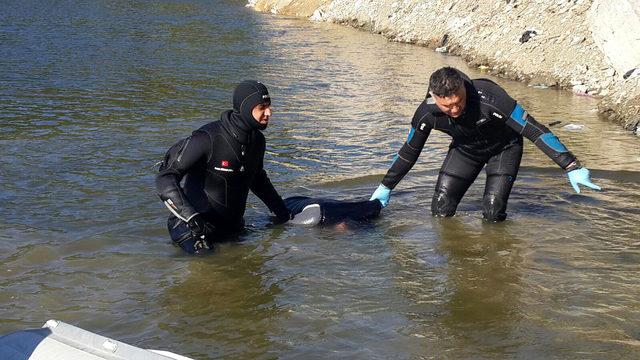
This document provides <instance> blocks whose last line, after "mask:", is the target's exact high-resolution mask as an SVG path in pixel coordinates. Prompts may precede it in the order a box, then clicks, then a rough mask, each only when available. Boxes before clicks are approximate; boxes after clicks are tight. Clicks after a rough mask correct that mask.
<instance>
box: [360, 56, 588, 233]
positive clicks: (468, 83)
mask: <svg viewBox="0 0 640 360" xmlns="http://www.w3.org/2000/svg"><path fill="white" fill-rule="evenodd" d="M434 129H435V130H439V131H442V132H444V133H446V134H448V135H449V136H451V138H452V142H451V144H450V145H449V151H448V153H447V156H446V158H445V160H444V162H443V164H442V167H441V168H440V172H439V175H438V180H437V182H436V188H435V193H434V195H433V198H432V201H431V212H432V214H433V215H434V216H453V215H454V214H455V212H456V209H457V207H458V203H459V202H460V200H461V199H462V197H463V196H464V194H465V192H466V191H467V189H468V188H469V186H470V185H471V184H472V183H473V182H474V180H475V179H476V177H477V176H478V174H479V173H480V170H482V168H483V167H484V166H485V165H486V168H485V171H486V174H487V180H486V184H485V190H484V196H483V200H482V205H483V206H482V207H483V217H484V218H485V219H486V220H488V221H492V222H497V221H502V220H505V219H506V217H507V213H506V210H507V201H508V199H509V194H510V193H511V188H512V186H513V183H514V181H515V180H516V176H517V174H518V169H519V167H520V160H521V159H522V145H523V140H522V139H523V137H526V138H527V139H529V140H531V141H532V142H533V143H534V144H535V145H536V146H537V147H538V148H539V149H540V150H542V152H543V153H544V154H545V155H547V156H548V157H549V158H550V159H551V160H553V161H554V162H555V163H556V164H558V166H560V167H561V168H562V169H564V170H565V171H566V172H567V176H568V177H569V182H570V183H571V186H573V188H574V190H575V191H576V192H577V193H580V188H579V186H578V185H579V184H580V185H584V186H587V187H589V188H592V189H595V190H600V187H599V186H597V185H595V184H594V183H592V182H591V179H590V177H589V170H588V169H587V168H585V167H584V166H582V164H580V162H579V161H578V159H576V157H575V156H574V155H573V154H572V153H571V152H570V151H569V150H567V148H566V147H565V146H564V145H563V144H562V143H561V142H560V140H559V139H558V138H557V137H556V136H555V135H554V134H553V133H551V131H549V129H548V128H547V127H545V126H544V125H542V124H540V123H538V122H537V121H536V120H535V119H534V118H533V117H532V116H531V115H530V114H529V113H527V112H526V111H525V110H524V109H523V108H522V106H520V105H519V104H518V103H517V102H516V101H515V100H514V99H512V98H511V97H510V96H509V94H507V92H506V91H505V90H504V89H502V88H501V87H500V86H498V85H497V84H496V83H494V82H493V81H491V80H488V79H474V80H471V79H469V77H468V76H467V75H465V74H464V73H462V72H460V71H459V70H457V69H455V68H452V67H444V68H441V69H439V70H437V71H435V72H434V73H433V74H431V77H430V78H429V89H428V93H427V96H426V98H425V100H424V101H423V102H422V103H421V104H420V106H418V109H417V110H416V112H415V114H414V116H413V120H412V121H411V131H410V132H409V137H408V138H407V141H406V142H405V143H404V145H403V146H402V147H401V149H400V151H399V152H398V154H397V156H396V158H395V159H394V161H393V163H392V164H391V167H390V168H389V170H388V171H387V174H386V175H385V176H384V178H383V179H382V183H381V184H380V186H378V188H377V189H376V191H375V192H374V193H373V195H372V196H371V200H374V199H378V200H380V202H381V203H382V205H383V206H385V207H386V206H387V205H388V203H389V197H390V195H391V190H392V189H393V188H395V187H396V185H398V183H399V182H400V180H402V178H403V177H404V176H405V175H406V174H407V173H408V172H409V170H411V168H412V167H413V165H414V164H415V162H416V161H417V159H418V156H420V152H421V151H422V148H423V147H424V144H425V142H426V141H427V138H428V137H429V133H430V132H431V130H434Z"/></svg>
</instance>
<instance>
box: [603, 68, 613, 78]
mask: <svg viewBox="0 0 640 360" xmlns="http://www.w3.org/2000/svg"><path fill="white" fill-rule="evenodd" d="M604 74H605V75H607V76H608V77H614V76H616V70H615V69H611V68H609V69H607V70H605V72H604Z"/></svg>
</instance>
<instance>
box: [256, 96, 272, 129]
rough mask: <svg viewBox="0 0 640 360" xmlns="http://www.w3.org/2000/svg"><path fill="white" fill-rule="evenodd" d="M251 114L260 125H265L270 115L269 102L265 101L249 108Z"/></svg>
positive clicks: (267, 123)
mask: <svg viewBox="0 0 640 360" xmlns="http://www.w3.org/2000/svg"><path fill="white" fill-rule="evenodd" d="M251 115H253V118H254V119H255V120H256V121H257V122H259V123H260V125H262V126H265V127H266V126H267V125H269V118H270V117H271V103H268V102H266V103H262V104H258V105H256V106H255V107H254V108H253V110H251Z"/></svg>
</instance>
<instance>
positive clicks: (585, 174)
mask: <svg viewBox="0 0 640 360" xmlns="http://www.w3.org/2000/svg"><path fill="white" fill-rule="evenodd" d="M567 176H568V177H569V182H570V183H571V186H573V190H575V191H576V192H577V193H578V194H580V188H579V187H578V184H580V185H584V186H586V187H590V188H592V189H594V190H602V188H601V187H600V186H598V185H596V184H594V183H592V182H591V178H590V177H589V169H587V168H586V167H580V168H578V169H575V170H571V171H569V172H568V173H567Z"/></svg>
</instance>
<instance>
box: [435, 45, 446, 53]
mask: <svg viewBox="0 0 640 360" xmlns="http://www.w3.org/2000/svg"><path fill="white" fill-rule="evenodd" d="M436 52H439V53H446V52H447V47H446V46H440V47H437V48H436Z"/></svg>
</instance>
